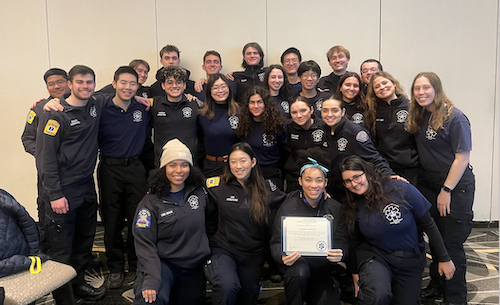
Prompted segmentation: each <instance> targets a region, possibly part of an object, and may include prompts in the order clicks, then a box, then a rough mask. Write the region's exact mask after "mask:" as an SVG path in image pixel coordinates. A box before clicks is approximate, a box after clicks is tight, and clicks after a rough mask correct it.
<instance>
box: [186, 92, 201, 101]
mask: <svg viewBox="0 0 500 305" xmlns="http://www.w3.org/2000/svg"><path fill="white" fill-rule="evenodd" d="M184 95H185V96H186V98H187V99H188V101H190V102H192V101H196V100H197V99H198V98H197V97H196V96H194V95H191V94H189V93H185V94H184Z"/></svg>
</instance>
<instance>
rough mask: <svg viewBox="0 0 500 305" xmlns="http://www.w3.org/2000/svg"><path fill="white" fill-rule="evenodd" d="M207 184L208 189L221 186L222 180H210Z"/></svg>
mask: <svg viewBox="0 0 500 305" xmlns="http://www.w3.org/2000/svg"><path fill="white" fill-rule="evenodd" d="M206 183H207V188H211V187H214V186H219V183H220V178H219V177H212V178H208V179H207V182H206Z"/></svg>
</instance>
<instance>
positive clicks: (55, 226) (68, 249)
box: [45, 178, 97, 304]
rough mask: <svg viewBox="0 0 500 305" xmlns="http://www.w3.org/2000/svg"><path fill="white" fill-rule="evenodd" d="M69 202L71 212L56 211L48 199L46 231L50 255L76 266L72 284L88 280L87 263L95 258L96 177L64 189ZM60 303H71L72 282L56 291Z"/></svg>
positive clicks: (56, 298)
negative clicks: (86, 274) (86, 276)
mask: <svg viewBox="0 0 500 305" xmlns="http://www.w3.org/2000/svg"><path fill="white" fill-rule="evenodd" d="M63 193H64V195H65V197H66V199H67V200H68V202H69V212H68V213H66V214H56V213H55V212H54V211H53V210H52V207H51V205H50V201H48V202H45V228H46V234H47V247H48V250H47V254H48V255H49V256H50V257H51V258H52V259H54V260H55V261H59V262H62V263H66V264H70V265H71V266H72V267H73V268H75V270H76V272H77V275H76V278H74V279H73V280H72V284H73V285H82V284H84V283H85V280H84V278H83V277H84V275H85V269H86V267H87V265H88V262H89V261H90V260H91V259H93V256H92V244H93V242H94V235H95V230H96V225H97V196H96V193H95V186H94V180H93V178H90V179H89V181H88V182H87V183H85V184H79V185H73V186H71V187H65V188H63ZM53 296H54V299H55V300H56V303H57V304H71V303H72V302H69V303H68V300H69V299H72V298H73V292H72V290H71V287H70V286H69V285H64V286H63V287H61V288H59V289H56V290H55V291H54V292H53Z"/></svg>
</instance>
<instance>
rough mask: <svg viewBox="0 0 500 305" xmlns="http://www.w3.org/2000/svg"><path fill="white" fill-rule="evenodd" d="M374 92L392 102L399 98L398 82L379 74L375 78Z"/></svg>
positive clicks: (380, 97)
mask: <svg viewBox="0 0 500 305" xmlns="http://www.w3.org/2000/svg"><path fill="white" fill-rule="evenodd" d="M373 92H375V95H376V96H377V97H378V98H379V99H381V100H383V101H386V102H390V101H392V100H395V99H396V98H397V96H396V84H394V83H393V82H392V81H391V80H390V79H388V78H385V77H383V76H378V77H376V78H375V79H374V80H373Z"/></svg>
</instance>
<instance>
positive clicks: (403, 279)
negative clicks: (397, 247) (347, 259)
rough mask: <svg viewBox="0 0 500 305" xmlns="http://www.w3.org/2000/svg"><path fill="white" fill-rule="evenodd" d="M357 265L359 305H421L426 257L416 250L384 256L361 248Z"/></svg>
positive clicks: (367, 248) (381, 253)
mask: <svg viewBox="0 0 500 305" xmlns="http://www.w3.org/2000/svg"><path fill="white" fill-rule="evenodd" d="M356 255H357V257H358V262H361V263H360V264H359V269H358V270H359V294H358V303H357V304H358V305H361V304H367V305H368V304H370V305H371V304H380V305H382V304H393V305H397V304H401V305H407V304H408V305H418V304H420V289H421V287H422V271H423V270H424V266H425V256H424V255H423V253H421V252H420V251H418V250H415V251H397V252H394V253H387V252H384V251H381V250H378V249H376V248H375V247H369V246H366V247H363V248H361V249H359V250H358V251H357V253H356Z"/></svg>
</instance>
